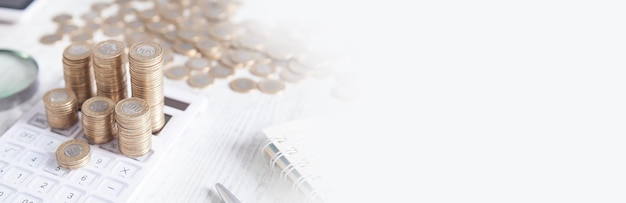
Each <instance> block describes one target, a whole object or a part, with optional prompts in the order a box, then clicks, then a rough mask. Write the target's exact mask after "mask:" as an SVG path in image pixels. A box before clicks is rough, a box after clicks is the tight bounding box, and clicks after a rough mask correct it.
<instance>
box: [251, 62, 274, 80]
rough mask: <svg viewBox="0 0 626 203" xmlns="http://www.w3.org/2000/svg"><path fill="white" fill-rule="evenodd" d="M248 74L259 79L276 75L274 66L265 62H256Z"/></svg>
mask: <svg viewBox="0 0 626 203" xmlns="http://www.w3.org/2000/svg"><path fill="white" fill-rule="evenodd" d="M250 73H252V75H256V76H259V77H269V76H271V75H272V74H274V73H276V66H274V65H273V64H272V63H269V62H266V61H257V62H256V63H254V65H252V67H250Z"/></svg>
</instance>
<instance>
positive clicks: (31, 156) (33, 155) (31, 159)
mask: <svg viewBox="0 0 626 203" xmlns="http://www.w3.org/2000/svg"><path fill="white" fill-rule="evenodd" d="M46 159H47V157H46V156H45V155H43V154H40V153H37V152H27V153H26V155H24V156H23V157H22V159H21V162H22V163H23V164H26V165H28V166H31V167H38V166H39V165H41V163H43V162H44V161H45V160H46Z"/></svg>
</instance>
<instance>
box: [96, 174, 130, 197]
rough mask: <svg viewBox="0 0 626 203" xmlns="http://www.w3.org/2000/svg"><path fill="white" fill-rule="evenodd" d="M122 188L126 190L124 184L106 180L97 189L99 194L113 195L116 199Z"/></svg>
mask: <svg viewBox="0 0 626 203" xmlns="http://www.w3.org/2000/svg"><path fill="white" fill-rule="evenodd" d="M124 188H126V184H124V183H122V182H120V181H117V180H113V179H110V178H107V179H104V181H102V183H101V184H100V186H99V187H98V191H99V192H101V194H107V195H113V196H115V197H117V196H118V195H119V194H120V193H121V192H122V190H124Z"/></svg>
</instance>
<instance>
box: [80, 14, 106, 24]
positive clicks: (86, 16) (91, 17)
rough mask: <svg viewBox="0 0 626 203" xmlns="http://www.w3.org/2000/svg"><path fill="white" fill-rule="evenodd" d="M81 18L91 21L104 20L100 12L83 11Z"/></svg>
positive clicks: (98, 21)
mask: <svg viewBox="0 0 626 203" xmlns="http://www.w3.org/2000/svg"><path fill="white" fill-rule="evenodd" d="M80 18H81V19H83V20H84V21H85V22H89V23H100V22H102V18H101V17H100V14H99V13H96V12H87V13H83V14H82V15H80Z"/></svg>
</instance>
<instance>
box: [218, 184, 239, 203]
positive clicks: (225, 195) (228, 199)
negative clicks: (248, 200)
mask: <svg viewBox="0 0 626 203" xmlns="http://www.w3.org/2000/svg"><path fill="white" fill-rule="evenodd" d="M215 189H216V190H217V193H218V194H219V195H220V198H222V202H224V203H241V201H239V199H237V197H235V195H234V194H233V193H232V192H230V190H228V189H227V188H226V187H224V186H223V185H222V184H221V183H216V184H215Z"/></svg>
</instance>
